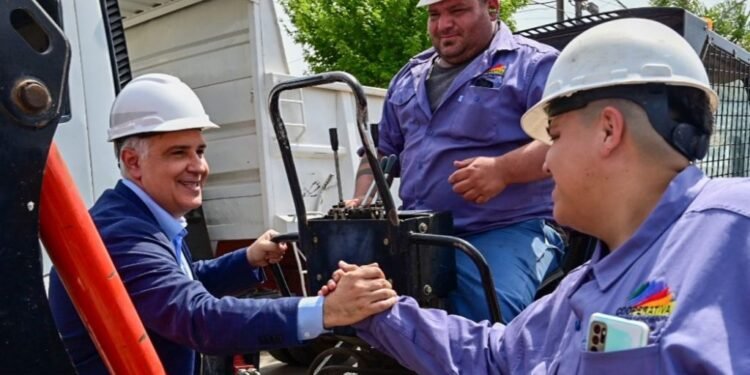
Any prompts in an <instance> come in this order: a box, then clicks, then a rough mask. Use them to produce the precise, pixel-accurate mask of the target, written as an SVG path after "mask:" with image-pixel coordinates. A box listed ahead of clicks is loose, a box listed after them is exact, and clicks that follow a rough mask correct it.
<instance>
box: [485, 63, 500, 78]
mask: <svg viewBox="0 0 750 375" xmlns="http://www.w3.org/2000/svg"><path fill="white" fill-rule="evenodd" d="M485 74H490V75H493V76H501V75H504V74H505V65H503V64H497V65H495V66H493V67H492V68H490V70H488V71H487V72H486V73H485Z"/></svg>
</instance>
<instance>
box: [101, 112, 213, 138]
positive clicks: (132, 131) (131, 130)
mask: <svg viewBox="0 0 750 375" xmlns="http://www.w3.org/2000/svg"><path fill="white" fill-rule="evenodd" d="M146 121H148V120H146ZM217 128H219V125H216V124H215V123H213V122H212V121H211V120H210V119H209V118H208V116H196V117H193V118H182V119H175V120H169V121H161V120H160V119H157V118H154V119H153V124H152V125H151V126H149V125H145V124H144V119H143V118H141V119H139V121H138V123H133V124H124V125H121V126H119V127H118V128H116V129H112V128H110V129H109V130H108V131H107V135H108V138H107V141H108V142H113V141H116V140H118V139H120V138H125V137H129V136H131V135H136V134H143V133H166V132H174V131H180V130H192V129H200V130H206V129H217Z"/></svg>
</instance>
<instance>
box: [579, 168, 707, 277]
mask: <svg viewBox="0 0 750 375" xmlns="http://www.w3.org/2000/svg"><path fill="white" fill-rule="evenodd" d="M709 180H710V179H709V178H708V177H706V175H705V174H704V173H703V171H701V170H700V169H698V168H697V167H695V166H693V165H690V166H688V167H687V168H685V169H684V170H683V171H682V172H680V173H679V174H678V175H677V176H676V177H675V178H674V179H673V180H672V182H670V184H669V186H668V187H667V190H666V191H665V192H664V195H662V197H661V200H659V203H657V205H656V208H654V210H653V212H652V213H651V215H649V216H648V218H647V219H646V221H645V222H643V224H641V226H640V227H639V228H638V230H637V231H636V232H635V233H634V234H633V236H632V237H630V239H628V240H627V241H625V243H624V244H622V245H621V246H620V247H619V248H617V249H615V250H614V251H612V252H611V253H610V254H609V255H607V256H606V257H603V255H604V254H603V251H604V250H603V248H602V245H601V244H600V245H599V247H598V248H597V249H596V252H595V253H594V255H593V257H592V260H591V264H592V271H593V275H594V278H595V279H596V282H597V284H598V286H599V289H600V290H602V291H604V290H605V289H607V288H609V287H610V286H611V285H612V284H613V283H614V282H615V281H616V280H617V279H618V278H619V277H620V275H622V274H623V273H625V272H626V271H627V270H628V269H629V268H630V266H631V265H632V264H633V263H634V262H635V261H636V260H637V259H638V258H640V257H641V255H643V254H644V253H645V252H646V251H647V250H648V249H649V248H650V247H651V245H652V244H653V243H654V242H655V241H656V240H657V239H658V238H659V236H661V234H662V233H664V231H665V230H667V228H669V226H670V225H672V224H673V223H674V222H675V220H677V218H678V217H679V216H680V215H682V213H683V212H685V210H686V209H687V207H688V206H689V205H690V203H691V202H692V201H693V200H694V199H695V197H696V196H697V195H698V193H699V192H700V191H701V190H703V188H704V187H705V186H706V183H707V182H708V181H709Z"/></svg>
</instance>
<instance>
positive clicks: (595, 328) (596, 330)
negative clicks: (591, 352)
mask: <svg viewBox="0 0 750 375" xmlns="http://www.w3.org/2000/svg"><path fill="white" fill-rule="evenodd" d="M601 330H602V327H601V326H600V325H598V324H594V333H596V334H597V335H598V334H599V332H601Z"/></svg>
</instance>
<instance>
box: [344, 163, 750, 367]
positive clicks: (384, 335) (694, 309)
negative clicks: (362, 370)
mask: <svg viewBox="0 0 750 375" xmlns="http://www.w3.org/2000/svg"><path fill="white" fill-rule="evenodd" d="M605 255H606V252H605V251H604V249H602V248H599V249H598V250H597V252H596V254H595V255H594V257H593V258H592V259H591V261H590V262H588V263H586V264H584V265H583V266H581V267H579V268H578V269H577V270H574V271H573V272H571V274H570V275H568V276H567V277H566V278H565V279H564V280H563V281H562V283H561V284H560V286H559V287H558V288H557V290H555V292H553V293H552V294H551V295H549V296H547V297H545V298H543V299H541V300H539V301H537V302H536V303H534V304H532V305H531V306H529V307H528V308H527V309H526V310H524V311H523V312H522V313H521V314H520V315H519V316H518V317H516V319H514V320H513V321H512V322H511V323H510V324H509V325H508V326H507V327H505V326H503V325H500V324H496V325H494V326H492V327H491V326H490V325H489V324H488V323H487V322H486V321H485V322H482V323H474V322H471V321H469V320H466V319H463V318H461V317H457V316H448V315H446V313H445V312H443V311H441V310H422V309H419V308H418V307H417V304H416V303H415V302H414V300H412V299H410V298H408V297H402V299H401V300H400V301H399V303H398V304H397V305H396V306H395V307H394V308H392V309H391V310H390V311H387V312H384V313H381V314H379V315H377V316H375V317H373V318H371V319H369V320H366V321H364V322H361V323H360V324H359V325H358V326H357V333H358V335H359V336H360V337H362V338H363V339H365V340H366V341H367V342H369V343H370V344H372V345H373V346H375V347H376V348H379V349H380V350H383V351H385V352H387V353H389V354H390V355H391V356H393V357H395V358H397V359H398V360H399V361H400V362H401V363H403V364H405V365H406V366H407V367H409V368H411V369H413V370H415V371H417V372H418V373H420V374H459V373H460V374H576V373H578V374H638V375H648V374H731V373H735V374H747V373H750V350H748V342H750V319H749V318H748V311H750V298H748V293H747V289H748V285H750V272H748V270H749V269H750V179H709V178H707V177H706V176H705V175H704V174H703V172H701V171H700V170H699V169H697V168H696V167H694V166H690V167H688V168H686V169H685V170H683V171H682V172H681V173H680V174H679V175H678V176H677V177H675V179H674V180H673V181H672V182H671V183H670V185H669V187H668V188H667V190H666V191H665V193H664V195H663V196H662V198H661V200H660V201H659V203H658V204H657V206H656V208H655V209H654V211H653V212H652V213H651V215H650V216H649V217H648V218H647V219H646V220H645V222H644V223H643V224H642V225H641V226H640V227H639V228H638V230H637V231H636V232H635V233H634V234H633V236H632V237H631V238H629V239H628V240H627V241H626V242H625V243H624V244H622V246H620V247H619V248H617V249H615V250H614V251H613V252H611V253H609V255H606V256H605ZM595 312H599V313H604V314H609V315H616V316H619V317H623V318H626V319H632V320H638V321H642V322H644V323H646V324H647V325H648V326H649V327H650V334H649V338H648V343H647V345H646V346H645V347H642V348H638V349H630V350H624V351H618V352H606V353H603V352H598V353H597V352H589V351H587V350H586V348H585V341H586V335H587V329H586V327H588V323H589V318H590V316H591V314H593V313H595Z"/></svg>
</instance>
